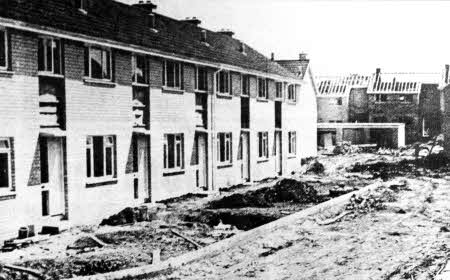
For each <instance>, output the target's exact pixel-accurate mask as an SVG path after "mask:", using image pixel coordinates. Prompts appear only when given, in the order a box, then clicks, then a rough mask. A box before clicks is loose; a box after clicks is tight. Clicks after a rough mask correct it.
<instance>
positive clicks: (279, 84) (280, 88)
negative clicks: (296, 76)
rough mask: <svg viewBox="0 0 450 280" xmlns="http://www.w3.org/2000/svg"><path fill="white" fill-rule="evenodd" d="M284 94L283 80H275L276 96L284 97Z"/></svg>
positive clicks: (278, 97)
mask: <svg viewBox="0 0 450 280" xmlns="http://www.w3.org/2000/svg"><path fill="white" fill-rule="evenodd" d="M283 95H284V84H283V82H275V98H276V99H283Z"/></svg>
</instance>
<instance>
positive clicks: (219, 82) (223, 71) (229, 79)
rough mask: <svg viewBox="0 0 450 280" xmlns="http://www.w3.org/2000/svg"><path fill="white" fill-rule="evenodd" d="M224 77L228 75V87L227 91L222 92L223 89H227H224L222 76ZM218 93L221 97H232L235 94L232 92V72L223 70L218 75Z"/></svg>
mask: <svg viewBox="0 0 450 280" xmlns="http://www.w3.org/2000/svg"><path fill="white" fill-rule="evenodd" d="M222 75H226V78H227V83H226V84H227V85H226V91H221V89H222V88H223V89H224V90H225V87H222V83H221V81H222V79H221V76H222ZM215 79H216V93H217V94H219V95H229V96H232V95H233V93H232V91H231V86H232V84H231V71H226V70H221V71H220V72H218V73H216V77H215Z"/></svg>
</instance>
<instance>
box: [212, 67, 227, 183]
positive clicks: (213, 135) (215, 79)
mask: <svg viewBox="0 0 450 280" xmlns="http://www.w3.org/2000/svg"><path fill="white" fill-rule="evenodd" d="M223 70H224V69H223V68H220V69H219V70H217V71H215V72H214V76H213V95H212V97H211V159H212V160H211V190H214V189H215V177H214V173H215V168H216V165H215V163H216V160H217V159H216V154H217V153H216V151H215V148H216V138H217V136H216V123H215V121H214V118H215V116H214V113H215V109H216V98H217V74H218V73H220V72H222V71H223Z"/></svg>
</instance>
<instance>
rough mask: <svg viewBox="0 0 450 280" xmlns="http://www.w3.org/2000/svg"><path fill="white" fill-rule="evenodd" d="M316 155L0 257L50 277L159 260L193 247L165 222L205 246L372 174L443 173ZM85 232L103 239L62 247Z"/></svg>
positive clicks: (392, 160)
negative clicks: (316, 165) (287, 170)
mask: <svg viewBox="0 0 450 280" xmlns="http://www.w3.org/2000/svg"><path fill="white" fill-rule="evenodd" d="M319 162H320V163H321V164H323V166H324V170H323V172H319V174H316V173H314V172H307V170H308V166H310V165H311V163H307V164H305V165H304V167H303V168H302V170H299V171H298V173H296V174H294V175H293V176H292V179H293V180H290V179H289V180H285V179H282V178H272V179H267V180H264V181H261V182H256V183H254V184H252V185H239V186H235V187H232V188H230V189H227V190H221V192H220V193H219V194H216V195H214V196H210V197H205V196H204V195H187V196H184V197H181V198H177V199H172V200H167V201H164V202H162V203H161V204H159V207H158V211H157V212H156V215H155V216H154V217H153V220H152V221H151V222H140V223H135V224H127V225H120V226H95V227H83V228H75V229H71V230H70V231H68V232H64V233H62V234H60V235H58V236H54V237H52V238H51V239H50V240H48V241H44V242H41V243H39V244H34V245H31V246H30V247H28V248H24V249H21V250H16V251H13V252H10V253H0V260H1V261H2V262H5V263H9V264H15V265H20V266H24V267H29V268H33V269H36V270H38V271H41V272H42V273H44V274H45V275H47V276H49V277H50V279H62V278H70V277H74V276H79V275H91V274H97V273H103V272H109V271H116V270H120V269H124V268H129V267H136V266H141V265H145V264H149V263H152V261H153V252H154V250H156V249H160V250H161V260H166V259H168V258H170V257H174V256H178V255H181V254H184V253H186V252H188V251H191V250H196V249H197V247H196V246H195V245H193V244H192V243H190V242H188V241H187V240H186V239H183V238H181V237H179V236H177V235H176V234H174V233H173V231H172V230H175V231H177V232H179V233H181V234H183V235H184V236H186V237H188V238H190V239H192V240H194V241H195V242H196V243H198V244H199V245H200V246H207V245H209V244H212V243H214V242H217V241H219V240H222V239H224V238H228V237H230V236H233V235H234V234H237V233H239V232H240V231H243V230H249V229H252V228H255V227H258V226H260V225H263V224H265V223H268V222H271V221H274V220H277V219H279V218H281V217H284V216H287V215H290V214H292V213H295V212H298V211H300V210H303V209H305V208H308V207H311V206H313V205H316V204H318V203H320V202H323V201H326V200H328V199H331V198H333V197H336V196H339V195H342V194H344V193H347V192H350V191H353V190H357V189H360V188H362V187H365V186H367V185H369V184H371V183H373V182H376V181H381V180H389V179H390V178H395V177H397V176H400V175H401V176H407V177H408V176H409V177H411V178H414V177H417V176H419V177H420V176H422V177H439V178H443V177H445V176H447V174H450V173H449V172H447V170H446V169H445V168H440V169H438V170H437V169H433V170H432V169H429V168H427V167H424V166H423V165H422V164H418V163H417V162H416V161H414V159H412V158H408V157H398V156H395V155H394V156H390V155H377V154H350V155H341V156H322V157H319ZM320 171H321V170H320ZM105 218H106V217H105ZM86 235H94V236H95V237H97V238H99V239H100V240H101V241H102V242H104V243H106V244H107V246H105V247H103V248H95V249H92V251H91V249H89V250H87V251H80V250H67V246H71V245H73V244H75V243H76V241H77V240H79V239H80V238H81V239H82V238H84V237H85V236H86ZM288 247H290V246H288ZM180 279H183V278H180ZM311 279H312V278H311ZM386 279H389V278H386Z"/></svg>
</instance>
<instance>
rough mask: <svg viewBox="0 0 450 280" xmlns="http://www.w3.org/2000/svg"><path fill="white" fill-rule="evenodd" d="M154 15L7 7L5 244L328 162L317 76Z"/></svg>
mask: <svg viewBox="0 0 450 280" xmlns="http://www.w3.org/2000/svg"><path fill="white" fill-rule="evenodd" d="M155 8H156V6H154V5H153V4H151V3H148V2H147V3H140V4H137V5H133V6H129V5H125V4H121V3H117V2H114V1H110V0H100V1H88V0H83V1H78V0H48V1H38V0H29V1H26V2H24V1H19V0H11V1H6V2H2V3H0V107H1V109H0V127H1V129H0V225H1V227H0V239H3V238H7V237H10V236H14V235H16V234H17V230H18V229H19V228H20V227H23V226H29V225H33V226H35V227H36V228H39V227H40V226H43V225H54V226H61V225H64V226H72V225H79V224H89V223H98V222H99V221H100V220H101V219H102V218H104V217H105V216H108V215H110V214H113V213H115V212H117V211H118V210H120V209H122V208H123V207H126V206H135V205H139V204H142V203H144V202H156V201H160V200H163V199H166V198H170V197H175V196H179V195H183V194H187V193H192V192H198V191H214V190H218V189H219V188H226V187H228V186H232V185H235V184H239V183H243V182H250V181H257V180H261V179H263V178H266V177H271V176H278V175H287V174H290V173H291V172H292V171H295V170H296V169H298V168H299V167H300V163H301V159H302V158H305V157H310V156H314V155H315V154H316V141H315V137H316V133H317V132H316V126H315V125H316V119H317V114H316V111H315V108H316V102H315V98H316V97H315V95H316V94H315V91H314V85H313V83H312V75H311V73H310V70H308V71H306V72H307V73H306V75H304V76H303V77H299V76H297V75H295V74H293V73H292V72H290V71H289V70H287V69H285V68H283V67H282V66H280V65H279V64H278V63H276V62H274V61H271V60H270V59H267V58H266V57H264V56H263V55H261V54H259V53H258V52H257V51H255V50H254V49H252V48H251V47H249V46H248V45H246V44H245V43H243V42H241V41H239V40H237V39H235V38H233V34H232V33H231V32H229V31H222V32H213V31H210V30H206V29H204V28H201V27H200V26H199V23H200V22H199V20H198V19H195V18H194V19H186V20H175V19H171V18H168V17H166V16H163V15H160V14H157V13H155V12H154V9H155ZM42 11H46V12H45V13H43V12H42ZM305 69H308V66H306V68H305Z"/></svg>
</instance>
